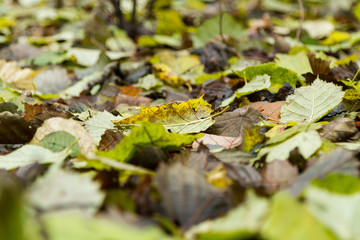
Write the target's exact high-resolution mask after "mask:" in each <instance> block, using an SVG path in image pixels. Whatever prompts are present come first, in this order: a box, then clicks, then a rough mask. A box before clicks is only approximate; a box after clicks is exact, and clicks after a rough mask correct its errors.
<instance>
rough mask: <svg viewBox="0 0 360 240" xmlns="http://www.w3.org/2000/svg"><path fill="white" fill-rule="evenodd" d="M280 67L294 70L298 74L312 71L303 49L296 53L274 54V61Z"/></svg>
mask: <svg viewBox="0 0 360 240" xmlns="http://www.w3.org/2000/svg"><path fill="white" fill-rule="evenodd" d="M275 62H276V63H277V64H278V65H279V66H280V67H284V68H287V69H290V70H292V71H294V72H296V73H297V74H299V75H302V74H304V73H308V72H310V73H312V72H313V71H312V68H311V65H310V61H309V58H308V56H307V54H306V52H305V51H301V52H299V53H298V54H296V55H288V54H276V61H275Z"/></svg>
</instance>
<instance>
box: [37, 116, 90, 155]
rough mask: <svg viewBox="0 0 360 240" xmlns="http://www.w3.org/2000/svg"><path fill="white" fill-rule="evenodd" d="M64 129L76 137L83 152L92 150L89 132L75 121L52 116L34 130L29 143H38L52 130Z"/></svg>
mask: <svg viewBox="0 0 360 240" xmlns="http://www.w3.org/2000/svg"><path fill="white" fill-rule="evenodd" d="M56 131H65V132H68V133H70V134H71V135H73V136H74V137H75V138H76V139H78V143H79V145H80V148H81V152H82V153H83V154H85V153H89V152H94V151H95V150H96V146H95V143H94V141H93V140H92V138H91V136H90V135H89V133H88V132H87V131H86V130H85V129H84V128H83V127H82V126H81V125H80V124H79V123H78V122H76V121H74V120H72V119H64V118H59V117H54V118H50V119H48V120H46V121H45V122H44V123H43V125H42V126H41V127H39V128H38V129H37V130H36V133H35V136H34V137H33V139H32V140H31V144H38V143H39V142H40V141H41V139H43V138H44V137H45V136H47V135H49V134H50V133H52V132H56Z"/></svg>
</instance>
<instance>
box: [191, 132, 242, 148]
mask: <svg viewBox="0 0 360 240" xmlns="http://www.w3.org/2000/svg"><path fill="white" fill-rule="evenodd" d="M242 140H243V137H242V136H238V137H224V136H218V135H213V134H205V135H204V136H203V137H202V138H199V139H197V140H196V141H194V143H193V145H192V147H193V149H195V150H197V149H198V148H199V145H200V144H201V143H202V144H204V145H218V146H222V147H224V148H226V149H231V148H235V147H237V146H239V145H240V144H241V142H242Z"/></svg>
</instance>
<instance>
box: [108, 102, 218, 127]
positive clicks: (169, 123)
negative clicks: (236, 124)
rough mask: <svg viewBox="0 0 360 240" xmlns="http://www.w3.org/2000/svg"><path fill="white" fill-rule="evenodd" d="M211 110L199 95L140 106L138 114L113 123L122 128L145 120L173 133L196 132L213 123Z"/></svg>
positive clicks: (136, 124)
mask: <svg viewBox="0 0 360 240" xmlns="http://www.w3.org/2000/svg"><path fill="white" fill-rule="evenodd" d="M212 111H213V110H212V109H211V105H210V104H208V103H207V102H206V101H205V100H203V99H202V97H201V98H199V99H193V100H189V101H187V102H180V103H170V104H164V105H161V106H159V107H141V112H140V113H139V114H136V115H133V116H131V117H128V118H125V119H123V120H117V121H113V123H114V124H115V125H116V126H117V127H118V128H120V129H124V128H130V127H134V126H138V125H139V124H140V123H141V122H144V121H147V122H153V123H161V124H163V126H164V127H165V128H166V129H168V130H169V131H171V132H175V133H196V132H201V131H204V130H206V129H207V128H209V127H210V126H211V125H212V124H213V123H214V120H213V119H212V115H211V113H212Z"/></svg>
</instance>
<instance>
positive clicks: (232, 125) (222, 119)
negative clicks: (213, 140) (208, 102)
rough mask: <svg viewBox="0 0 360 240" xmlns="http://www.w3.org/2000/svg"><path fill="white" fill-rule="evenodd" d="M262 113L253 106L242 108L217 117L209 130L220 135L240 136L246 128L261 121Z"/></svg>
mask: <svg viewBox="0 0 360 240" xmlns="http://www.w3.org/2000/svg"><path fill="white" fill-rule="evenodd" d="M261 116H262V115H261V113H259V111H257V110H255V109H253V108H247V107H245V108H241V109H237V110H235V111H233V112H228V113H223V114H222V115H221V116H218V117H215V123H214V125H212V126H211V127H210V128H209V129H208V130H207V132H208V133H211V134H216V135H220V136H227V137H238V136H240V135H241V134H242V132H243V131H244V130H245V129H251V128H252V127H253V125H254V124H256V123H257V122H259V121H260V117H261Z"/></svg>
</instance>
